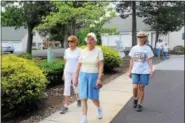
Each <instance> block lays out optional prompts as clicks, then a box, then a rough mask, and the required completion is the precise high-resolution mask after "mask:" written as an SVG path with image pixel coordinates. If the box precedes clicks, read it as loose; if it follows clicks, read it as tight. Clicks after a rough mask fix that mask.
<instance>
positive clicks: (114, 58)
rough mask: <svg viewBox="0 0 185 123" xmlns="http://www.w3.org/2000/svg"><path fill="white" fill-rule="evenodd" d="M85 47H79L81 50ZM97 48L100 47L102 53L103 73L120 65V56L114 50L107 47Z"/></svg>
mask: <svg viewBox="0 0 185 123" xmlns="http://www.w3.org/2000/svg"><path fill="white" fill-rule="evenodd" d="M85 47H86V46H81V48H85ZM98 47H100V48H101V49H102V51H103V56H104V70H105V71H109V70H113V69H114V68H116V67H119V66H120V65H121V64H122V59H121V56H120V55H119V53H118V52H117V51H116V50H114V49H113V48H111V47H108V46H98Z"/></svg>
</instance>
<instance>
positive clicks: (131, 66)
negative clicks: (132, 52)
mask: <svg viewBox="0 0 185 123" xmlns="http://www.w3.org/2000/svg"><path fill="white" fill-rule="evenodd" d="M133 65H134V59H133V58H131V59H130V65H129V77H130V78H131V72H132V68H133Z"/></svg>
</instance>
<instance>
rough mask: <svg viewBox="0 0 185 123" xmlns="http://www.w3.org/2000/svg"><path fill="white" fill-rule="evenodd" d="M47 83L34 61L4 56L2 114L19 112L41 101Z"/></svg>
mask: <svg viewBox="0 0 185 123" xmlns="http://www.w3.org/2000/svg"><path fill="white" fill-rule="evenodd" d="M46 82H47V80H46V77H45V76H44V74H43V71H42V70H41V69H40V68H39V67H38V66H36V64H35V63H34V62H33V61H29V60H27V59H24V58H20V57H17V56H15V55H6V56H3V57H2V86H1V92H2V95H1V101H2V102H1V103H2V105H1V106H2V114H3V115H5V114H7V113H12V112H14V111H19V108H23V107H26V105H28V104H29V103H30V102H34V101H35V100H38V99H40V98H41V97H42V96H43V94H44V90H45V87H46ZM26 108H28V107H26Z"/></svg>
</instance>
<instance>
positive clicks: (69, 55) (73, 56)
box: [60, 35, 80, 114]
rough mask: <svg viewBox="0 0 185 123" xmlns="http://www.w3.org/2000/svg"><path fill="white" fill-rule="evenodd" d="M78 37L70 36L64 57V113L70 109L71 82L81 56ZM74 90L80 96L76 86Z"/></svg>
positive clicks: (78, 101) (78, 103)
mask: <svg viewBox="0 0 185 123" xmlns="http://www.w3.org/2000/svg"><path fill="white" fill-rule="evenodd" d="M77 44H78V39H77V37H76V36H73V35H72V36H69V37H68V45H69V48H67V49H66V50H65V52H64V59H65V60H66V63H65V68H64V106H62V108H61V110H60V113H61V114H64V113H66V112H67V111H68V102H69V101H68V100H69V96H70V95H71V83H72V82H73V80H74V73H75V70H76V68H77V65H78V61H79V57H80V48H78V47H77ZM73 87H74V92H75V94H76V95H77V98H78V91H77V88H76V87H75V86H73ZM77 106H80V100H79V99H78V100H77Z"/></svg>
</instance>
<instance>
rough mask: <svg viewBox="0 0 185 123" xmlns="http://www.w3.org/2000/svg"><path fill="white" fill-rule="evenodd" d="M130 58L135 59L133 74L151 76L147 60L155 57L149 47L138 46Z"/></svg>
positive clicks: (130, 54) (133, 49)
mask: <svg viewBox="0 0 185 123" xmlns="http://www.w3.org/2000/svg"><path fill="white" fill-rule="evenodd" d="M129 56H130V57H132V58H133V59H134V65H133V68H132V73H136V74H149V64H148V62H147V59H149V58H152V57H153V56H154V54H153V52H152V50H151V48H150V47H149V46H147V45H144V46H139V45H136V46H134V47H133V48H132V49H131V51H130V53H129Z"/></svg>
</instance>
